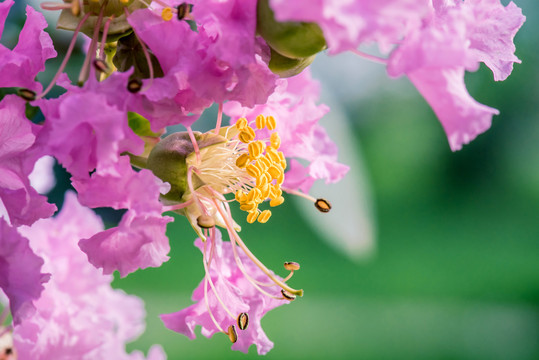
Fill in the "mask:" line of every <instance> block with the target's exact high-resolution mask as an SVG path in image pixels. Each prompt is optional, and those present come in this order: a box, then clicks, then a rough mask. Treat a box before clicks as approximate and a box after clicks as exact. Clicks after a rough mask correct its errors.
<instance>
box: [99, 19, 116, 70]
mask: <svg viewBox="0 0 539 360" xmlns="http://www.w3.org/2000/svg"><path fill="white" fill-rule="evenodd" d="M112 20H114V15H112V16H111V17H109V18H108V20H107V22H106V23H105V26H104V27H103V36H101V43H100V44H99V56H100V57H101V59H102V60H105V43H106V42H107V35H108V33H109V27H110V23H111V22H112Z"/></svg>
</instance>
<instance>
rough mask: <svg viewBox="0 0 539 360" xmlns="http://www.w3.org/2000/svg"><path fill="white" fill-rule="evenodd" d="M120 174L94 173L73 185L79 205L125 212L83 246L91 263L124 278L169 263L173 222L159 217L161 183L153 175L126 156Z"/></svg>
mask: <svg viewBox="0 0 539 360" xmlns="http://www.w3.org/2000/svg"><path fill="white" fill-rule="evenodd" d="M115 173H116V174H117V175H100V174H97V173H95V174H93V175H92V176H91V177H90V179H88V180H73V186H74V187H75V188H76V189H77V191H78V192H79V196H80V199H81V202H82V203H83V204H85V205H88V206H91V207H112V208H114V209H127V212H126V213H125V214H124V215H123V217H122V220H121V222H120V224H119V225H118V226H117V227H115V228H111V229H108V230H106V231H103V232H100V233H98V234H96V235H94V236H92V237H91V238H88V239H83V240H81V242H80V247H81V249H82V250H83V251H84V252H85V253H86V254H87V255H88V259H89V261H90V262H91V263H92V264H93V265H94V266H96V267H100V268H103V271H104V272H105V273H106V274H110V273H112V272H113V271H114V270H118V271H120V274H121V276H126V275H127V274H129V273H131V272H133V271H135V270H136V269H138V268H141V269H144V268H147V267H157V266H160V265H161V264H162V263H163V262H165V261H167V260H168V256H167V254H168V252H169V250H170V247H169V244H168V238H167V237H166V234H165V233H166V225H167V223H168V222H170V221H171V220H172V218H170V217H168V216H165V217H163V216H162V215H161V214H162V213H163V211H164V209H163V206H162V205H161V203H160V202H159V195H160V182H159V181H158V180H157V179H156V178H155V176H154V175H153V174H152V173H151V172H150V171H149V170H141V171H139V172H135V171H133V170H132V169H131V165H130V163H129V158H128V157H122V158H121V159H120V162H119V163H118V164H117V167H116V171H115Z"/></svg>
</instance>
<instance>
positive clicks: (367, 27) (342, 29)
mask: <svg viewBox="0 0 539 360" xmlns="http://www.w3.org/2000/svg"><path fill="white" fill-rule="evenodd" d="M270 5H271V8H272V9H273V11H274V12H275V18H276V19H277V20H278V21H307V22H315V23H317V24H318V25H319V26H320V28H321V29H322V31H323V33H324V37H325V39H326V42H327V44H328V50H329V52H330V53H331V54H336V53H339V52H342V51H346V50H352V49H357V48H358V47H359V46H360V45H361V44H364V43H370V42H377V43H378V45H379V46H380V47H381V48H382V49H383V50H385V51H387V50H389V49H390V47H391V46H392V45H393V44H395V43H396V42H398V41H399V40H400V39H401V38H402V37H403V36H404V35H405V34H406V31H407V30H408V29H409V28H411V27H414V26H416V25H417V24H418V23H419V22H420V21H421V17H422V16H423V15H424V14H425V12H426V11H427V7H428V1H426V0H389V1H388V0H385V1H379V0H354V1H350V0H338V1H335V0H315V1H313V0H296V1H287V0H270Z"/></svg>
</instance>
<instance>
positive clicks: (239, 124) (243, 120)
mask: <svg viewBox="0 0 539 360" xmlns="http://www.w3.org/2000/svg"><path fill="white" fill-rule="evenodd" d="M246 126H247V119H246V118H239V119H238V121H236V128H237V129H238V130H240V131H242V130H243V129H245V127H246Z"/></svg>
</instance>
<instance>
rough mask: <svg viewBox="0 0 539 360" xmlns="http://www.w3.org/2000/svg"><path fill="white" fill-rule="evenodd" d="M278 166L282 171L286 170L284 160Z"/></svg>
mask: <svg viewBox="0 0 539 360" xmlns="http://www.w3.org/2000/svg"><path fill="white" fill-rule="evenodd" d="M280 165H281V168H282V169H283V170H284V169H286V165H287V164H286V160H282V161H281V164H280Z"/></svg>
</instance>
